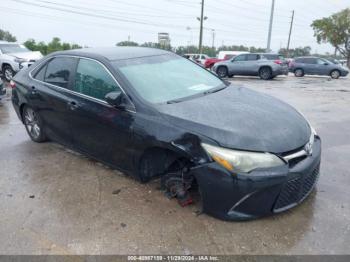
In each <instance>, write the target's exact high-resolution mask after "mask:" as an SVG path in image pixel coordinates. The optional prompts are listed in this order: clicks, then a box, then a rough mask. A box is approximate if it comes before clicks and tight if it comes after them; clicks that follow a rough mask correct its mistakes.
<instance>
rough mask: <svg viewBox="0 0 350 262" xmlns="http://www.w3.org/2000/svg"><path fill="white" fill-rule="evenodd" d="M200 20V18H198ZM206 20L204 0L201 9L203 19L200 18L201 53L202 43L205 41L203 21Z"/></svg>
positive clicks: (200, 50) (200, 51) (200, 49)
mask: <svg viewBox="0 0 350 262" xmlns="http://www.w3.org/2000/svg"><path fill="white" fill-rule="evenodd" d="M197 19H198V18H197ZM204 19H206V18H204V0H202V7H201V17H200V18H199V21H200V29H199V47H198V48H199V53H200V54H201V53H202V41H203V20H204Z"/></svg>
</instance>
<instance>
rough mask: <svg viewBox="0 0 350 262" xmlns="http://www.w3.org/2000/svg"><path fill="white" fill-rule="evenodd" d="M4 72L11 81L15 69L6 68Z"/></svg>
mask: <svg viewBox="0 0 350 262" xmlns="http://www.w3.org/2000/svg"><path fill="white" fill-rule="evenodd" d="M4 74H5V78H6V80H7V81H10V80H11V79H12V77H13V71H12V69H11V68H6V69H5V72H4Z"/></svg>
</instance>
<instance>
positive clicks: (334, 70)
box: [330, 69, 340, 74]
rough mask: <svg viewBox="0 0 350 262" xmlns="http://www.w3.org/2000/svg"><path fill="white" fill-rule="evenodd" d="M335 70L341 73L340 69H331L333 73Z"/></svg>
mask: <svg viewBox="0 0 350 262" xmlns="http://www.w3.org/2000/svg"><path fill="white" fill-rule="evenodd" d="M334 71H338V72H339V74H340V70H339V69H333V70H331V71H330V73H332V72H334Z"/></svg>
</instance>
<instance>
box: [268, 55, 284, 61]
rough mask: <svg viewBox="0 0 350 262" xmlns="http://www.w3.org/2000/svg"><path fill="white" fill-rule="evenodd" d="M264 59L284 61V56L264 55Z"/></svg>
mask: <svg viewBox="0 0 350 262" xmlns="http://www.w3.org/2000/svg"><path fill="white" fill-rule="evenodd" d="M264 57H265V58H266V59H267V60H283V59H284V58H283V56H281V55H274V54H264Z"/></svg>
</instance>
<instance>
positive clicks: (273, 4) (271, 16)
mask: <svg viewBox="0 0 350 262" xmlns="http://www.w3.org/2000/svg"><path fill="white" fill-rule="evenodd" d="M274 11H275V0H272V4H271V14H270V25H269V35H268V37H267V48H266V52H270V51H271V48H270V46H271V33H272V23H273V12H274Z"/></svg>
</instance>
